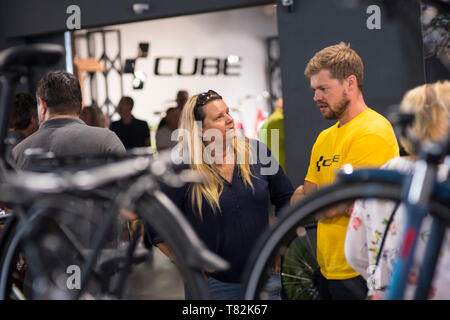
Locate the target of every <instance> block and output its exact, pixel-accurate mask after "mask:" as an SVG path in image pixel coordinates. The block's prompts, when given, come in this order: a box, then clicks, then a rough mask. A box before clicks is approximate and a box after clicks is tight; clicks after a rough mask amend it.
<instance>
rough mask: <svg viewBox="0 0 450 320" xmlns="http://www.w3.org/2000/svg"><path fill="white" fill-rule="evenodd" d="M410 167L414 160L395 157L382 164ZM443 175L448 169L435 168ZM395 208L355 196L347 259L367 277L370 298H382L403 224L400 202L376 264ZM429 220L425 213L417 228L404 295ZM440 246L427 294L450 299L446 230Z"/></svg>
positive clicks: (416, 266)
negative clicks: (429, 290)
mask: <svg viewBox="0 0 450 320" xmlns="http://www.w3.org/2000/svg"><path fill="white" fill-rule="evenodd" d="M413 167H414V162H413V161H411V160H407V159H405V158H399V157H397V158H394V159H392V160H390V161H389V162H387V163H386V164H385V165H384V166H383V167H382V168H383V169H388V170H398V171H401V172H412V170H413ZM446 177H447V169H446V168H445V167H441V168H440V169H439V172H438V179H439V180H441V181H442V180H445V179H446ZM394 208H395V203H394V202H392V201H382V200H357V201H355V204H354V207H353V211H352V215H351V220H350V223H349V225H348V229H347V234H346V240H345V256H346V259H347V262H348V263H349V264H350V266H352V267H353V268H354V269H355V270H356V271H357V272H359V273H360V274H361V275H362V276H363V277H364V278H365V279H366V280H367V286H368V288H369V293H368V295H369V296H372V299H381V298H383V296H384V294H385V292H386V287H387V285H388V284H389V280H390V277H391V275H392V271H393V268H394V263H395V260H396V257H397V254H398V252H399V249H400V246H401V241H402V234H403V231H404V229H405V226H406V211H405V208H404V206H403V205H400V206H399V207H398V209H397V211H396V213H395V215H394V219H393V221H392V223H391V225H390V227H389V230H388V231H387V232H388V234H387V236H386V239H385V243H384V246H383V249H382V252H381V257H380V259H379V264H378V267H377V268H376V260H377V256H378V254H379V249H380V245H381V242H382V239H383V234H384V232H385V230H386V227H387V224H388V221H389V218H390V216H391V214H392V213H393V211H394ZM431 223H432V219H431V218H430V217H429V216H427V217H426V218H425V219H424V221H423V224H422V227H421V230H420V235H419V240H418V244H417V247H416V253H415V258H414V264H413V266H412V268H411V272H410V276H409V281H408V287H407V290H406V295H405V298H406V299H412V297H413V296H414V291H415V285H416V282H417V279H418V274H419V267H420V261H421V260H422V258H423V255H424V253H425V246H426V242H427V237H428V234H429V232H430V229H431ZM441 250H442V251H441V255H440V257H439V261H438V265H437V267H436V272H435V276H434V279H433V284H432V289H431V292H430V296H429V298H430V299H450V233H449V232H448V231H447V232H446V234H445V240H444V244H443V246H442V249H441Z"/></svg>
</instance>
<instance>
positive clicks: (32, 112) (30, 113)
mask: <svg viewBox="0 0 450 320" xmlns="http://www.w3.org/2000/svg"><path fill="white" fill-rule="evenodd" d="M38 127H39V121H38V117H37V103H36V98H35V97H34V96H33V95H32V94H29V93H18V94H16V95H15V96H14V99H13V107H12V109H11V115H10V118H9V131H8V135H7V137H6V144H7V148H6V155H7V157H10V156H11V151H12V149H13V148H14V147H15V146H16V145H17V144H18V143H19V142H21V141H22V140H23V139H25V138H26V137H28V136H30V135H31V134H33V133H34V132H35V131H36V130H37V129H38Z"/></svg>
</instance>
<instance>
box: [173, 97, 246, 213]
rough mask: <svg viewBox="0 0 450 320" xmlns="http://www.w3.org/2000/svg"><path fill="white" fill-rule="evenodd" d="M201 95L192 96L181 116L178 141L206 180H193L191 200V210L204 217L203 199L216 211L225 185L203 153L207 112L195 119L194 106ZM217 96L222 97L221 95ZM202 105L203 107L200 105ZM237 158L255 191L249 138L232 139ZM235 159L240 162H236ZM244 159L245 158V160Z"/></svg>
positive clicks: (191, 164) (240, 168)
mask: <svg viewBox="0 0 450 320" xmlns="http://www.w3.org/2000/svg"><path fill="white" fill-rule="evenodd" d="M198 96H199V95H195V96H192V97H191V98H190V99H189V100H188V102H187V103H186V105H185V106H184V108H183V111H182V113H181V118H180V125H179V129H180V132H183V133H184V135H183V136H182V137H183V138H182V140H181V141H180V142H179V144H178V148H179V149H178V150H179V152H182V153H183V154H184V155H188V156H189V161H190V162H189V163H190V167H191V169H194V170H196V171H197V172H199V173H200V175H201V176H202V178H203V182H201V183H194V184H192V185H191V187H190V190H189V192H190V199H191V204H192V209H193V210H194V212H195V211H197V212H198V214H199V216H200V218H203V216H202V199H203V198H205V199H206V201H207V202H208V204H209V205H210V206H211V208H213V210H214V211H216V210H219V211H220V210H221V209H220V203H219V198H220V195H221V193H222V191H223V188H224V182H223V180H222V178H221V176H220V174H219V172H218V170H217V169H216V168H215V167H214V165H210V164H207V163H205V162H204V158H203V152H204V150H205V145H204V143H203V140H202V132H201V128H200V127H199V125H198V122H203V120H204V117H205V114H204V112H203V110H200V111H198V112H200V114H201V116H200V118H201V119H200V120H199V119H196V118H195V115H194V108H195V106H196V103H197V98H198ZM214 99H221V97H220V96H219V95H217V97H214ZM198 108H202V107H198ZM233 151H234V156H235V157H234V160H235V163H236V165H237V166H238V168H236V169H238V170H239V172H240V176H241V177H242V179H243V181H244V184H245V186H246V187H250V188H252V190H253V183H252V180H251V177H252V176H253V174H252V172H251V170H250V163H253V155H252V152H251V147H250V143H249V141H248V139H246V138H244V137H240V136H235V137H234V138H233ZM236 159H238V161H237V162H236ZM242 160H243V161H242Z"/></svg>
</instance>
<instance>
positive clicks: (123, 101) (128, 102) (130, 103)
mask: <svg viewBox="0 0 450 320" xmlns="http://www.w3.org/2000/svg"><path fill="white" fill-rule="evenodd" d="M122 104H124V105H126V106H130V107H131V109H133V106H134V100H133V98H131V97H122V98H121V99H120V101H119V105H122Z"/></svg>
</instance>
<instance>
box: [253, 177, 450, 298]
mask: <svg viewBox="0 0 450 320" xmlns="http://www.w3.org/2000/svg"><path fill="white" fill-rule="evenodd" d="M394 180H395V179H393V180H392V181H380V182H378V181H373V180H371V181H370V180H369V181H364V182H351V181H350V182H349V181H339V182H336V183H335V184H333V185H331V186H328V187H325V188H322V189H320V190H318V191H317V192H315V193H313V194H311V195H309V196H307V197H305V198H304V199H303V200H302V201H300V202H299V203H297V204H295V205H294V206H293V207H290V208H287V209H285V210H284V212H283V213H282V214H281V217H280V218H279V219H278V221H277V222H276V223H275V224H274V226H273V227H272V228H271V229H269V230H267V231H266V232H265V233H264V234H263V235H262V236H261V237H260V239H259V241H258V243H257V245H256V246H255V249H254V251H253V252H252V255H251V257H250V259H249V262H248V264H247V266H246V272H245V294H244V298H245V299H250V300H253V299H267V297H268V295H267V292H265V291H264V288H265V284H266V281H267V278H268V277H269V276H270V274H271V273H272V266H273V263H274V261H275V258H276V257H277V255H278V254H281V256H282V257H284V260H285V261H286V260H287V261H290V260H291V258H292V257H295V255H297V253H298V251H299V247H300V249H303V250H307V251H308V250H309V251H310V252H308V253H305V252H301V254H300V256H299V257H298V259H297V261H296V263H297V265H298V266H300V267H298V268H297V270H295V268H290V269H291V271H292V270H293V273H292V274H288V275H286V274H285V275H284V276H283V275H282V277H283V278H291V279H296V280H302V281H297V282H292V283H289V285H291V288H289V287H288V289H289V292H286V295H287V298H300V299H301V298H303V299H316V298H317V295H316V290H317V285H316V283H315V279H316V277H315V272H314V271H315V270H314V268H313V266H314V265H315V264H314V262H313V263H312V264H311V262H309V261H310V260H308V259H310V258H311V257H313V256H315V252H312V251H311V249H306V248H308V247H307V246H306V243H307V240H306V238H305V235H307V234H308V232H306V230H305V226H307V225H308V224H310V223H311V222H313V221H318V220H320V219H321V218H322V213H323V211H324V210H327V209H329V208H333V207H336V206H337V205H340V204H347V203H349V202H351V201H354V200H358V199H380V200H386V201H392V202H393V203H394V204H395V203H397V202H400V199H401V194H402V183H401V182H402V181H401V180H398V181H394ZM445 201H448V199H435V198H433V199H432V201H431V202H430V213H431V214H432V215H438V216H439V217H443V216H446V217H449V216H450V208H449V206H448V205H447V204H446V203H445ZM308 237H309V236H308ZM299 239H300V240H299ZM308 241H309V240H308ZM299 243H300V244H301V245H300V246H299ZM300 251H301V250H300ZM294 260H295V259H294ZM311 267H312V268H311ZM286 270H288V268H285V269H284V270H283V273H284V271H286ZM305 270H306V271H305ZM298 271H300V273H299V274H298V273H297V274H296V272H298ZM316 274H317V273H316ZM284 281H285V282H286V279H285V280H284ZM284 287H285V291H286V285H284Z"/></svg>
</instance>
